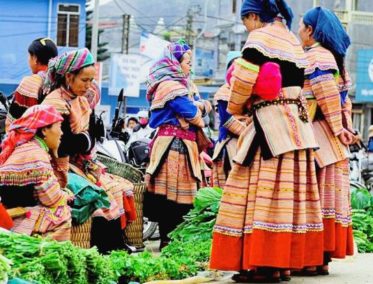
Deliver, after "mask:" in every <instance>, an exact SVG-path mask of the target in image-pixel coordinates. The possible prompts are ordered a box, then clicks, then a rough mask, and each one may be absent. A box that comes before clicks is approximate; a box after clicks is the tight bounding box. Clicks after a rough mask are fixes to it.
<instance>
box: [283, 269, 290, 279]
mask: <svg viewBox="0 0 373 284" xmlns="http://www.w3.org/2000/svg"><path fill="white" fill-rule="evenodd" d="M290 276H291V272H290V270H289V269H283V270H281V271H280V278H281V280H282V281H290V280H291V277H290Z"/></svg>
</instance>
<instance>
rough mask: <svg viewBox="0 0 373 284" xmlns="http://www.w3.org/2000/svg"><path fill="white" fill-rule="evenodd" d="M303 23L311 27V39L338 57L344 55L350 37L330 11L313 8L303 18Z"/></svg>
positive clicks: (349, 42)
mask: <svg viewBox="0 0 373 284" xmlns="http://www.w3.org/2000/svg"><path fill="white" fill-rule="evenodd" d="M303 22H304V24H305V25H307V26H311V27H312V29H313V37H314V39H315V40H316V41H318V42H320V43H321V45H323V46H324V47H325V48H327V49H329V50H331V51H332V52H334V53H336V54H338V55H340V56H343V57H344V56H345V55H346V52H347V48H348V47H349V46H350V44H351V41H350V37H349V36H348V34H347V33H346V31H345V29H344V28H343V26H342V24H341V22H340V21H339V19H338V17H337V16H336V15H335V14H334V13H333V12H332V11H330V10H329V9H326V8H322V7H316V8H313V9H311V10H308V11H307V12H306V14H305V15H304V16H303Z"/></svg>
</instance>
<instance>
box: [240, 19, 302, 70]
mask: <svg viewBox="0 0 373 284" xmlns="http://www.w3.org/2000/svg"><path fill="white" fill-rule="evenodd" d="M247 48H253V49H256V50H258V51H259V52H260V53H262V54H264V55H265V56H267V57H269V58H276V59H279V60H282V61H288V62H291V63H295V64H296V65H297V67H298V68H306V67H307V66H308V62H307V59H306V58H305V56H304V51H303V48H302V46H301V44H300V42H299V40H298V39H297V37H296V36H295V35H294V34H293V33H292V32H289V30H288V29H287V28H286V27H285V25H284V24H283V23H280V22H278V21H275V22H274V23H272V24H269V25H266V26H265V27H264V28H261V29H256V30H254V31H251V32H250V33H249V36H248V38H247V41H246V44H245V46H244V47H243V50H245V49H247Z"/></svg>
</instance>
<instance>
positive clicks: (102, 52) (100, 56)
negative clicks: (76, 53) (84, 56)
mask: <svg viewBox="0 0 373 284" xmlns="http://www.w3.org/2000/svg"><path fill="white" fill-rule="evenodd" d="M92 17H93V11H92V10H89V9H86V33H85V46H86V47H87V48H88V49H90V48H91V41H92V24H91V23H90V22H91V20H92ZM103 32H104V30H103V29H99V30H98V46H97V61H98V62H100V61H105V60H106V59H108V58H110V54H109V53H108V49H107V48H106V46H107V45H108V44H109V43H108V42H101V41H100V35H101V34H102V33H103Z"/></svg>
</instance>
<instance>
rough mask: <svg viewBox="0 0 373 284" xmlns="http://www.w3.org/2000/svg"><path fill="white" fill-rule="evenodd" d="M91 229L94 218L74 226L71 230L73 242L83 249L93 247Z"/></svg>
mask: <svg viewBox="0 0 373 284" xmlns="http://www.w3.org/2000/svg"><path fill="white" fill-rule="evenodd" d="M91 227H92V217H90V218H89V219H88V220H87V221H85V222H84V223H83V224H80V225H74V224H73V226H72V228H71V239H70V240H71V242H72V243H73V244H74V245H75V246H78V247H81V248H86V249H88V248H90V247H91Z"/></svg>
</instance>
